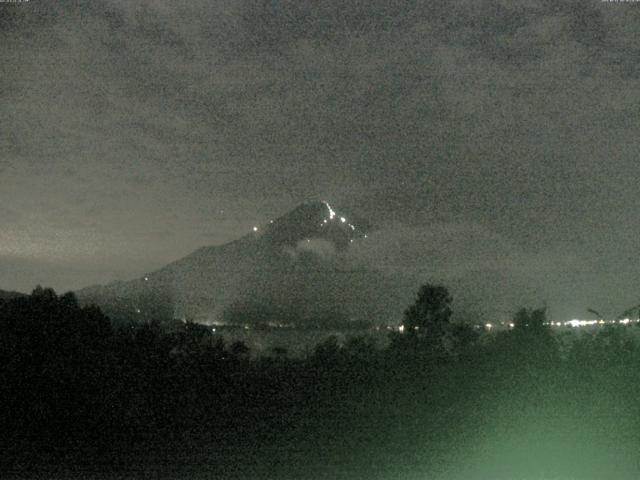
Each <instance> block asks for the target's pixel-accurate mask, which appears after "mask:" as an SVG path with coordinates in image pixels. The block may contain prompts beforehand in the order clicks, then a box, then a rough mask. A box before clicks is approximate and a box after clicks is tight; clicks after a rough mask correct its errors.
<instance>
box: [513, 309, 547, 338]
mask: <svg viewBox="0 0 640 480" xmlns="http://www.w3.org/2000/svg"><path fill="white" fill-rule="evenodd" d="M547 323H548V322H547V309H546V308H544V307H542V308H534V309H532V308H521V309H520V310H518V311H517V312H516V313H515V315H514V316H513V328H514V329H516V330H522V329H529V330H530V331H535V332H537V331H541V330H544V328H545V327H546V326H547Z"/></svg>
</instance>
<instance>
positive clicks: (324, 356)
mask: <svg viewBox="0 0 640 480" xmlns="http://www.w3.org/2000/svg"><path fill="white" fill-rule="evenodd" d="M0 322H1V323H0V325H1V329H2V331H1V332H0V333H1V336H0V342H1V349H0V352H1V353H0V355H1V357H0V360H1V362H2V363H1V371H0V380H1V382H0V388H1V393H2V395H1V397H0V398H1V402H2V405H0V407H1V408H0V422H1V424H2V433H1V438H0V448H1V452H2V454H1V460H2V464H1V468H2V472H1V473H2V475H1V476H2V478H60V479H66V478H78V479H80V478H82V479H86V478H96V479H102V478H105V479H116V478H123V479H129V478H132V479H133V478H158V479H173V478H176V479H187V478H189V479H190V478H195V479H200V478H214V479H215V478H220V479H222V478H224V479H234V478H238V479H240V478H242V479H263V478H264V479H271V478H273V479H324V478H326V479H339V478H345V479H347V478H348V479H359V478H362V479H365V478H367V479H368V478H374V479H377V478H379V479H430V478H433V479H487V480H488V479H505V480H506V479H510V480H511V479H513V480H515V479H523V480H529V479H531V480H539V479H559V480H560V479H562V480H564V479H581V480H582V479H602V478H615V479H627V478H628V479H632V478H633V479H636V478H639V476H640V464H639V461H640V456H639V455H638V452H640V424H639V423H640V402H638V400H639V399H640V381H639V380H640V347H639V346H638V345H637V344H636V343H635V341H634V340H633V337H634V336H633V335H631V334H630V331H629V330H628V329H631V328H635V327H617V328H609V329H603V330H600V331H598V333H597V334H594V335H591V336H590V335H585V336H583V337H581V338H579V339H574V340H573V341H572V342H569V343H567V342H564V340H563V339H562V338H559V337H557V336H554V335H553V334H552V333H551V332H549V331H548V330H545V329H543V330H535V331H533V330H527V329H520V330H514V331H511V332H505V333H503V334H499V335H496V336H492V337H488V336H484V337H480V338H479V337H476V336H475V335H473V334H472V332H469V331H466V330H460V331H458V332H457V333H455V334H452V335H451V336H450V340H451V341H450V342H449V344H448V347H447V348H446V349H444V348H440V346H438V345H434V344H432V343H429V342H425V341H423V340H421V339H419V338H412V337H408V336H404V337H400V336H399V337H396V338H394V339H393V341H392V342H391V346H390V347H389V348H387V349H384V350H380V349H377V348H375V346H374V344H373V343H372V342H370V341H368V340H367V339H366V338H356V339H352V340H351V341H349V342H347V344H346V345H344V346H341V345H338V344H337V343H335V342H332V341H331V340H329V341H327V342H325V343H323V344H321V345H319V346H318V347H317V348H316V350H315V351H314V352H313V354H312V355H310V356H309V357H308V358H305V359H301V360H300V359H289V358H287V356H286V352H284V351H277V352H273V355H271V356H270V357H262V358H258V359H252V358H251V357H250V356H249V355H248V352H246V350H245V349H244V348H243V346H242V345H241V344H235V345H231V346H227V345H224V344H223V343H222V342H220V341H219V340H218V339H216V338H215V337H213V336H211V333H210V331H209V330H208V329H205V328H203V327H200V326H198V325H194V324H186V325H183V326H182V327H180V328H179V329H176V330H174V331H172V332H171V333H167V332H166V331H163V330H162V329H161V328H160V327H158V326H144V327H138V328H134V329H132V328H120V329H119V328H114V327H113V326H112V325H111V324H110V322H109V321H108V319H106V318H105V317H104V316H103V315H102V314H101V313H100V312H99V310H97V309H86V308H80V307H78V305H77V303H76V302H75V299H74V298H73V297H72V296H62V297H57V296H55V295H54V294H53V292H50V291H46V290H45V291H40V292H37V294H35V293H34V295H32V296H31V297H27V298H23V299H17V300H11V301H5V302H2V303H0ZM563 345H570V346H569V347H567V348H563Z"/></svg>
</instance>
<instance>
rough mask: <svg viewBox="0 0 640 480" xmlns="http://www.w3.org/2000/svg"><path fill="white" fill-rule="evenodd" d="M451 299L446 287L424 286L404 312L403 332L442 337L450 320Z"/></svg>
mask: <svg viewBox="0 0 640 480" xmlns="http://www.w3.org/2000/svg"><path fill="white" fill-rule="evenodd" d="M452 301H453V298H452V297H451V295H450V294H449V291H448V290H447V288H446V287H443V286H441V285H430V284H426V285H423V286H422V287H420V290H419V291H418V295H417V298H416V301H415V303H414V304H413V305H411V306H410V307H409V308H408V309H407V310H405V312H404V322H403V325H404V330H405V332H408V333H409V334H410V335H416V336H422V337H432V338H433V337H442V335H444V333H445V331H446V329H447V327H448V325H449V320H450V319H451V313H452V310H451V302H452Z"/></svg>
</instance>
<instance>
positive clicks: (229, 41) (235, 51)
mask: <svg viewBox="0 0 640 480" xmlns="http://www.w3.org/2000/svg"><path fill="white" fill-rule="evenodd" d="M639 24H640V4H639V3H612V2H601V1H600V0H580V1H565V0H556V1H546V0H545V1H533V0H526V1H517V0H495V1H484V0H465V1H455V2H454V1H428V2H427V1H416V0H394V1H392V0H369V1H360V0H350V1H344V0H324V1H323V0H320V1H311V0H299V1H276V0H228V1H222V0H220V1H211V0H192V1H189V2H183V1H179V0H171V1H166V0H153V1H150V0H146V1H142V0H141V1H136V2H131V1H126V0H93V1H86V2H77V1H73V2H72V1H67V0H61V1H55V2H52V1H44V0H31V1H29V2H23V3H3V4H0V36H1V42H2V48H1V49H0V59H1V65H2V66H1V74H0V95H1V101H0V289H6V290H22V291H29V290H31V289H32V288H33V287H34V286H35V284H37V283H41V284H43V285H47V286H52V287H54V288H56V289H57V290H60V291H64V290H67V289H75V288H80V287H84V286H87V285H90V284H93V283H107V282H110V281H113V280H116V279H122V280H126V279H130V278H134V277H137V276H140V275H142V274H143V273H145V272H147V271H150V270H153V269H156V268H159V267H161V266H162V265H164V264H166V263H168V262H170V261H173V260H176V259H178V258H180V257H181V256H184V255H186V254H188V253H189V252H191V251H193V250H194V249H196V248H198V247H200V246H203V245H216V244H222V243H225V242H227V241H230V240H233V239H235V238H238V237H240V236H242V235H244V234H246V233H247V232H249V231H250V230H251V228H252V226H253V225H260V224H264V223H266V222H268V221H269V220H270V219H272V218H275V217H277V216H280V215H282V214H284V213H286V212H287V211H289V210H290V209H292V208H294V207H295V206H297V205H298V204H299V203H301V202H303V201H306V200H327V201H329V202H330V203H331V204H332V206H334V208H336V209H339V210H341V211H346V212H353V213H357V214H358V215H362V216H363V217H366V218H367V219H369V220H370V221H371V222H372V223H374V224H376V225H377V226H378V227H380V230H379V231H378V232H377V233H375V234H372V235H370V238H369V239H368V243H367V246H366V247H361V248H360V250H359V251H358V252H357V254H358V255H359V256H361V257H362V258H365V259H366V260H367V261H368V262H370V263H371V266H372V267H374V268H380V269H386V270H388V271H392V272H399V273H398V274H405V273H407V272H408V274H411V275H415V277H416V278H417V279H418V278H423V279H425V280H426V279H435V280H439V281H442V282H444V283H445V284H449V285H452V288H453V290H454V292H455V293H457V295H458V296H459V297H460V298H467V299H468V301H469V302H470V304H472V303H473V302H474V301H477V304H478V307H477V308H478V309H479V310H487V309H489V310H492V311H495V312H501V311H508V310H514V309H515V308H516V307H518V306H519V305H520V304H530V305H533V306H535V305H540V304H542V303H543V302H546V303H547V305H548V306H549V308H550V312H551V316H552V317H557V318H558V319H567V317H574V316H577V317H584V316H585V311H586V308H587V307H593V308H597V309H599V310H603V313H609V314H616V313H619V312H620V311H622V310H624V309H625V308H626V307H629V306H631V305H633V304H636V303H638V302H640V289H639V288H638V287H639V281H640V269H639V268H638V261H637V259H638V257H637V252H638V238H639V235H640V222H639V221H638V211H639V210H640V189H639V186H638V178H639V177H640V162H639V161H638V155H639V153H640V140H639V137H638V129H639V127H640V105H639V103H640V82H639V77H640V63H639V58H640V29H638V25H639ZM474 299H475V300H474Z"/></svg>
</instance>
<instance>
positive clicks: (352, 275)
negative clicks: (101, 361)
mask: <svg viewBox="0 0 640 480" xmlns="http://www.w3.org/2000/svg"><path fill="white" fill-rule="evenodd" d="M370 229H371V225H369V224H368V223H367V222H365V221H363V220H361V219H357V220H354V219H353V217H350V216H347V215H346V214H343V213H340V212H337V211H335V210H334V209H333V208H332V207H331V206H330V205H329V204H327V203H326V202H309V203H304V204H302V205H300V206H298V207H297V208H295V209H294V210H292V211H290V212H289V213H287V214H285V215H284V216H282V217H280V218H278V219H276V220H273V221H272V222H270V223H268V224H266V225H264V226H261V227H258V228H257V229H254V231H252V232H251V233H249V234H248V235H245V236H244V237H242V238H240V239H238V240H235V241H232V242H229V243H227V244H224V245H220V246H211V247H203V248H200V249H198V250H196V251H194V252H193V253H191V254H189V255H187V256H186V257H184V258H182V259H180V260H177V261H175V262H173V263H170V264H168V265H166V266H165V267H163V268H161V269H159V270H157V271H155V272H151V273H149V274H147V275H145V276H144V277H142V278H139V279H136V280H132V281H129V282H116V283H113V284H110V285H107V286H99V287H90V288H86V289H83V290H80V291H78V292H77V295H78V298H79V299H80V301H81V302H83V303H95V304H97V305H99V306H101V307H102V308H103V309H104V310H105V311H106V312H107V313H108V314H110V315H112V316H114V315H117V316H120V317H123V316H126V317H130V318H140V319H149V318H167V317H173V318H192V319H195V320H197V321H200V322H206V323H214V322H223V323H242V324H246V323H253V324H264V323H280V324H282V323H294V324H296V325H314V326H329V325H333V324H342V323H344V322H349V321H354V320H371V319H372V317H374V316H377V315H376V309H377V308H378V307H376V305H375V297H379V294H378V293H374V292H373V291H370V290H372V289H371V287H372V286H375V287H377V284H376V283H377V282H378V281H379V276H378V275H377V273H376V272H369V271H367V270H366V269H363V268H360V267H358V266H357V265H353V264H350V263H348V262H347V261H346V260H345V259H346V254H347V252H348V249H349V247H350V246H352V244H353V243H354V242H359V241H364V239H365V238H366V237H367V234H366V232H368V231H369V230H370Z"/></svg>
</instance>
